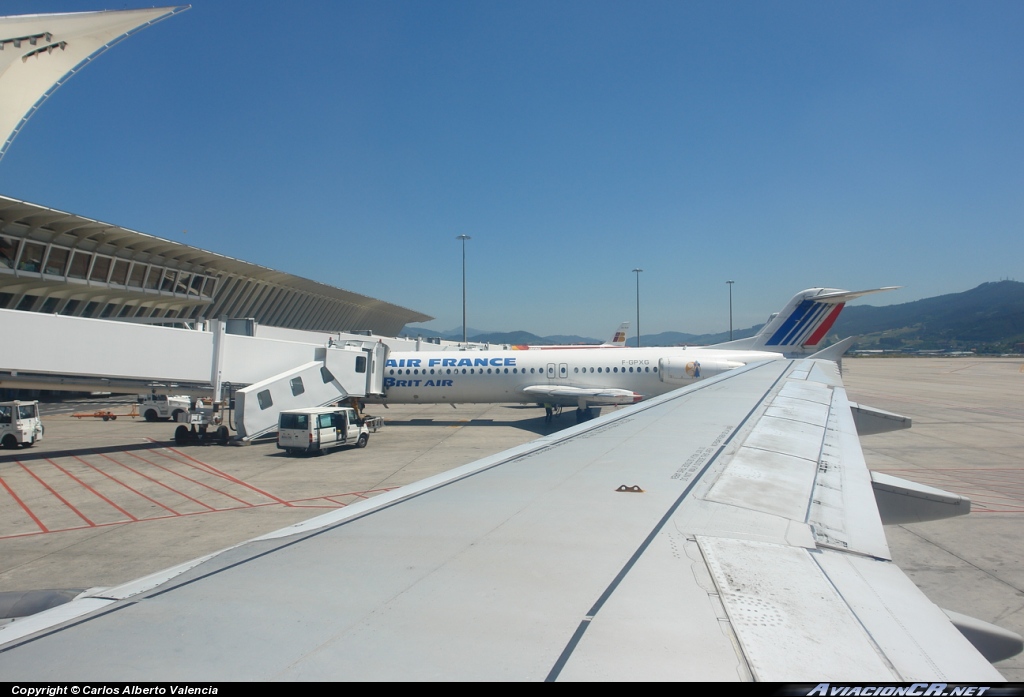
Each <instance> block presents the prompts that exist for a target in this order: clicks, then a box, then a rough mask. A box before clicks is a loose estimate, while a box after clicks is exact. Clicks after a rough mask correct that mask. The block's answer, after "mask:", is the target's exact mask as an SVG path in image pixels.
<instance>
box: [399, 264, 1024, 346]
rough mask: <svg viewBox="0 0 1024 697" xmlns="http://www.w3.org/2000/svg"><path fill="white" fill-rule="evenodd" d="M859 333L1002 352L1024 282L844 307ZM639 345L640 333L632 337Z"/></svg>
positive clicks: (502, 335) (648, 339) (702, 341)
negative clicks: (896, 301) (916, 298)
mask: <svg viewBox="0 0 1024 697" xmlns="http://www.w3.org/2000/svg"><path fill="white" fill-rule="evenodd" d="M761 326H762V325H755V326H753V327H747V328H745V329H737V330H734V331H733V338H734V339H741V338H744V337H747V336H753V335H754V334H756V333H757V331H758V330H759V329H760V328H761ZM466 333H467V336H468V338H469V340H470V341H473V342H477V343H490V344H535V345H552V344H600V343H601V342H602V341H605V340H606V339H595V338H593V337H582V336H575V335H552V336H537V335H536V334H531V333H530V332H527V331H515V332H482V331H479V330H475V329H467V332H466ZM406 335H407V336H423V337H440V338H442V339H449V340H452V341H460V340H461V339H462V328H461V327H459V328H457V329H454V330H450V331H447V332H431V331H427V330H423V329H420V328H415V327H407V328H406ZM847 336H857V337H858V340H857V343H856V344H854V348H855V349H862V350H863V349H890V350H892V349H897V350H898V349H902V350H976V351H978V352H980V353H1002V352H1006V351H1012V350H1014V349H1017V350H1019V347H1018V345H1020V344H1024V283H1021V282H1018V281H994V282H990V283H982V284H981V285H980V286H978V287H977V288H972V289H971V290H967V291H963V292H961V293H950V294H947V295H939V296H936V297H933V298H925V299H923V300H915V301H913V302H907V303H901V304H898V305H886V306H884V307H876V306H873V305H850V306H848V307H846V308H845V309H844V310H843V313H842V314H841V315H840V316H839V319H838V320H837V321H836V324H835V326H834V327H833V328H832V331H831V333H830V335H829V338H830V339H837V338H840V337H847ZM640 338H641V343H642V345H643V346H678V345H681V344H687V345H696V346H700V345H706V344H716V343H720V342H723V341H728V340H729V332H720V333H717V334H688V333H685V332H674V331H670V332H662V333H660V334H645V335H643V336H641V337H640ZM628 343H629V344H630V345H632V346H635V345H636V337H635V336H634V337H630V340H629V342H628Z"/></svg>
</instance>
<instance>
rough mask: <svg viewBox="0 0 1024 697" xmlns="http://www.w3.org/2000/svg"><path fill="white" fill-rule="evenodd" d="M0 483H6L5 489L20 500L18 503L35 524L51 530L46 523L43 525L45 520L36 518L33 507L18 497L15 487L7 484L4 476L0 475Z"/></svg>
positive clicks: (16, 499) (47, 530) (13, 497)
mask: <svg viewBox="0 0 1024 697" xmlns="http://www.w3.org/2000/svg"><path fill="white" fill-rule="evenodd" d="M0 484H3V485H4V489H6V490H7V493H8V494H10V495H11V498H12V499H14V500H15V501H17V502H18V505H19V506H21V510H23V511H25V513H28V517H29V518H31V519H32V520H33V521H35V524H36V525H38V526H39V527H40V529H41V530H42V531H43V532H49V529H48V528H47V527H46V526H45V525H43V521H41V520H39V518H36V516H35V514H34V513H33V512H32V509H31V508H29V507H28V506H26V505H25V502H24V501H22V500H21V499H20V498H18V495H17V494H15V493H14V489H12V488H11V487H9V486H7V482H5V481H4V478H3V477H0ZM33 534H35V533H33Z"/></svg>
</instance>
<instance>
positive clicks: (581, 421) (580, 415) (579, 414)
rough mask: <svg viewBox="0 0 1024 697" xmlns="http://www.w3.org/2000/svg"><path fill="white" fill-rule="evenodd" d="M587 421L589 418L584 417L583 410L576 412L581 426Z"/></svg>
mask: <svg viewBox="0 0 1024 697" xmlns="http://www.w3.org/2000/svg"><path fill="white" fill-rule="evenodd" d="M586 420H587V417H586V416H584V412H583V410H582V409H577V410H576V423H578V424H581V423H583V422H584V421H586Z"/></svg>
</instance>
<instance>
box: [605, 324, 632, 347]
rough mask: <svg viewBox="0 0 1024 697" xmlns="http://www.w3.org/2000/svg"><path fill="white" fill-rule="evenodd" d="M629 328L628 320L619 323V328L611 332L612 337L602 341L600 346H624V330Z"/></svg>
mask: <svg viewBox="0 0 1024 697" xmlns="http://www.w3.org/2000/svg"><path fill="white" fill-rule="evenodd" d="M628 330H629V322H623V323H622V324H620V325H619V328H618V329H616V330H615V333H614V334H612V338H611V340H609V341H606V342H604V343H603V344H601V346H625V345H626V332H627V331H628Z"/></svg>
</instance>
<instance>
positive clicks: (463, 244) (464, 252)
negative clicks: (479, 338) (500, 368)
mask: <svg viewBox="0 0 1024 697" xmlns="http://www.w3.org/2000/svg"><path fill="white" fill-rule="evenodd" d="M455 239H457V240H462V343H463V344H465V343H466V240H471V239H473V238H472V237H470V236H469V235H459V236H458V237H456V238H455Z"/></svg>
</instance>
